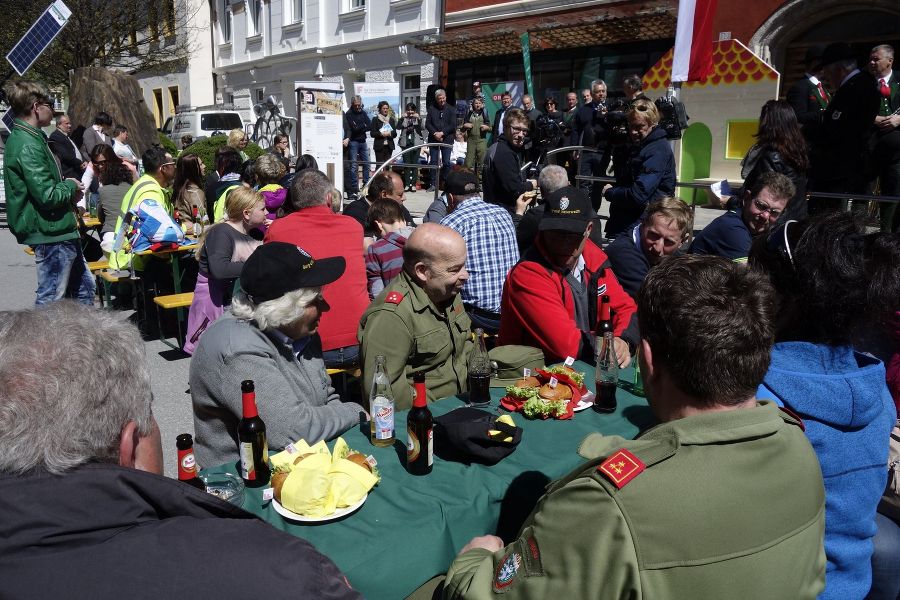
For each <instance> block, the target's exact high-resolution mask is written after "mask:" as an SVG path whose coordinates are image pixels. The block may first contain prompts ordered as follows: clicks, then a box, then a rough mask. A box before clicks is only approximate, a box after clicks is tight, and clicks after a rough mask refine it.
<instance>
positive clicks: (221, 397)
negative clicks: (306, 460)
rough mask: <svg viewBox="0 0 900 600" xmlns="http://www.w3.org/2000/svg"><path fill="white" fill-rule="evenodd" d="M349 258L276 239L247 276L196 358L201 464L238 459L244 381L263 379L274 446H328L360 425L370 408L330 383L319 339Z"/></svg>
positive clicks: (260, 395)
mask: <svg viewBox="0 0 900 600" xmlns="http://www.w3.org/2000/svg"><path fill="white" fill-rule="evenodd" d="M345 266H346V265H345V261H344V259H343V257H340V256H337V257H333V258H320V259H313V258H312V257H311V256H310V255H309V253H307V252H306V251H305V250H303V249H302V248H299V247H297V246H295V245H294V244H288V243H285V242H269V243H267V244H264V245H262V246H260V247H259V248H257V249H256V250H254V251H253V254H251V255H250V258H248V259H247V262H245V263H244V268H243V270H242V271H241V291H240V292H238V293H237V294H235V296H234V298H233V299H232V305H231V313H230V314H225V315H224V316H223V317H222V318H220V319H218V320H217V321H216V322H215V323H213V324H212V325H210V326H209V328H208V329H207V330H206V331H205V332H204V333H203V335H202V336H200V344H199V345H198V346H197V349H196V350H195V351H194V356H193V358H192V359H191V371H190V386H191V399H192V401H193V405H194V431H195V432H196V444H195V446H194V448H195V451H196V454H197V460H198V461H199V462H200V464H202V465H205V466H206V465H208V466H213V465H218V464H222V463H225V462H234V461H236V460H238V458H239V457H238V449H237V440H236V438H235V435H236V431H237V425H238V420H239V419H240V418H241V408H242V407H241V395H240V393H239V392H238V390H240V387H241V382H242V381H244V380H246V379H252V380H254V381H256V382H258V383H257V386H256V404H257V408H258V409H259V416H260V417H261V418H262V420H263V421H264V422H265V423H266V429H267V431H266V433H267V439H268V442H269V449H270V450H273V451H277V450H279V449H281V448H284V447H285V446H287V445H288V444H290V443H293V442H296V441H297V440H299V439H304V440H306V441H307V442H308V443H310V444H314V443H316V442H318V441H319V440H330V439H332V438H335V437H337V436H339V435H340V434H342V433H344V432H345V431H347V430H348V429H350V428H351V427H353V426H354V425H356V424H357V423H359V413H360V412H361V411H362V410H363V409H362V408H361V407H360V406H359V405H358V404H355V403H353V402H347V403H343V402H341V398H340V396H338V394H337V393H336V392H335V391H334V388H333V387H332V386H331V379H330V378H329V376H328V374H327V373H326V371H325V362H324V360H323V358H322V342H321V341H320V340H319V335H318V333H317V330H318V327H319V318H320V317H321V316H322V313H324V312H326V311H327V310H328V309H329V306H328V303H327V302H326V301H325V299H324V298H323V296H322V287H323V286H325V285H328V284H329V283H332V282H334V281H336V280H337V279H338V278H340V277H341V275H343V274H344V268H345Z"/></svg>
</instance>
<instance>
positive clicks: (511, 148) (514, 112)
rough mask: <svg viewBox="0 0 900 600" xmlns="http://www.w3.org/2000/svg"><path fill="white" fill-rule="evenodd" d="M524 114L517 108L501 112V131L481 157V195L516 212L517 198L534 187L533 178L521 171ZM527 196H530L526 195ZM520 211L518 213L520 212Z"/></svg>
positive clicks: (524, 128)
mask: <svg viewBox="0 0 900 600" xmlns="http://www.w3.org/2000/svg"><path fill="white" fill-rule="evenodd" d="M528 126H529V121H528V116H527V115H526V114H525V113H524V112H522V110H520V109H518V108H511V109H509V110H507V111H506V112H505V114H504V115H503V135H502V136H501V137H500V139H499V141H498V142H497V143H496V144H494V145H493V146H491V147H490V149H489V150H488V153H487V156H486V157H485V160H484V171H483V173H484V175H483V176H484V199H485V201H487V202H492V203H494V204H499V205H500V206H503V207H504V208H506V209H507V210H508V211H510V213H513V214H515V213H517V212H518V207H517V200H518V199H519V198H520V196H522V194H524V193H526V192H533V191H534V190H536V189H537V181H535V180H534V179H526V178H525V174H524V173H522V170H521V169H522V159H523V156H524V152H525V138H526V136H527V135H528ZM529 200H530V199H529ZM520 214H521V213H520Z"/></svg>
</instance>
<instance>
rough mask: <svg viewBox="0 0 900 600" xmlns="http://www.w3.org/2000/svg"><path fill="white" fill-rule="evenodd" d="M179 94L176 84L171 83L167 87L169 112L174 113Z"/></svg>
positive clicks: (178, 101)
mask: <svg viewBox="0 0 900 600" xmlns="http://www.w3.org/2000/svg"><path fill="white" fill-rule="evenodd" d="M180 101H181V100H180V94H179V93H178V86H177V85H173V86H172V87H170V88H169V114H170V115H174V114H175V110H176V109H177V108H178V104H179V103H180Z"/></svg>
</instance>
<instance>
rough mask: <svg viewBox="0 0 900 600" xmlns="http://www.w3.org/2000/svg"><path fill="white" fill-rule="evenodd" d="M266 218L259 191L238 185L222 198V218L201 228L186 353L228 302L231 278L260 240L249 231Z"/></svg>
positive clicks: (238, 272) (193, 347)
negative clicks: (203, 228)
mask: <svg viewBox="0 0 900 600" xmlns="http://www.w3.org/2000/svg"><path fill="white" fill-rule="evenodd" d="M269 222H270V221H269V220H268V219H267V218H266V206H265V204H264V202H263V197H262V195H261V194H260V193H259V192H257V191H254V190H252V189H250V188H247V187H243V186H241V187H237V188H235V189H233V190H232V191H231V193H229V194H228V197H227V198H226V199H225V218H224V219H223V220H222V221H220V222H218V223H216V224H215V225H213V226H212V227H210V228H208V229H207V230H206V231H204V232H203V233H204V235H203V238H202V239H201V241H200V248H199V251H198V253H197V256H198V259H199V261H200V273H199V274H198V275H197V286H196V287H195V288H194V301H193V302H192V303H191V309H190V312H189V313H188V328H187V340H185V343H184V351H185V352H186V353H188V354H193V352H194V349H195V348H196V347H197V343H198V341H199V339H200V336H201V335H202V334H203V332H204V331H206V328H207V327H209V325H210V324H211V323H212V322H213V321H215V320H216V319H218V318H219V317H221V316H222V314H224V312H225V309H226V308H227V307H228V306H230V305H231V294H232V291H233V288H234V282H235V280H236V279H237V278H238V277H240V275H241V269H242V268H243V267H244V262H245V261H246V260H247V259H248V258H249V257H250V254H252V253H253V251H254V250H255V249H256V247H257V246H259V245H260V244H261V243H262V242H261V241H260V240H258V239H255V238H254V237H252V236H251V232H254V230H258V229H259V228H261V227H263V226H265V225H267V224H268V223H269Z"/></svg>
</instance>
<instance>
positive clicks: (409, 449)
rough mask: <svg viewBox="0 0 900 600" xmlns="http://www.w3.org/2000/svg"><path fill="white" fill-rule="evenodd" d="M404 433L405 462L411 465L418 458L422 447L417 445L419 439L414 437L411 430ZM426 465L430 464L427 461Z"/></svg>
mask: <svg viewBox="0 0 900 600" xmlns="http://www.w3.org/2000/svg"><path fill="white" fill-rule="evenodd" d="M406 433H407V438H406V462H408V463H412V462H415V461H416V459H418V458H419V453H420V452H421V451H422V447H421V446H420V445H419V438H417V437H416V434H415V433H414V432H413V430H412V429H407V430H406ZM430 449H431V448H430V446H429V450H430ZM428 464H431V462H430V461H429V463H428Z"/></svg>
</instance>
